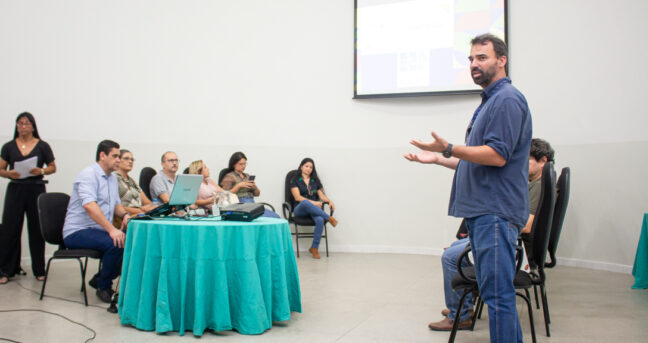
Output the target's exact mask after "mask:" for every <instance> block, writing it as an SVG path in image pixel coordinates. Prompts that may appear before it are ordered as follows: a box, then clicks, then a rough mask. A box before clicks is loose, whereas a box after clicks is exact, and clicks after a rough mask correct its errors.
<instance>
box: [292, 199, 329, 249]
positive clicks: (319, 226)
mask: <svg viewBox="0 0 648 343" xmlns="http://www.w3.org/2000/svg"><path fill="white" fill-rule="evenodd" d="M293 214H294V215H295V217H311V218H312V219H313V221H314V222H315V230H313V248H315V249H317V248H318V247H319V243H320V240H321V239H322V232H323V231H324V222H326V221H328V219H329V215H328V214H326V212H324V211H323V210H322V209H321V208H319V207H317V206H315V205H313V203H312V202H310V201H308V200H303V201H302V202H300V203H299V204H297V206H295V209H294V210H293Z"/></svg>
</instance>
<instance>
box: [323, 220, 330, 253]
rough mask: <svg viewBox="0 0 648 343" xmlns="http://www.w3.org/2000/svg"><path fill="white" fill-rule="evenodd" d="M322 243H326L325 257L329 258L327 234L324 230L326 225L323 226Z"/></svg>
mask: <svg viewBox="0 0 648 343" xmlns="http://www.w3.org/2000/svg"><path fill="white" fill-rule="evenodd" d="M324 243H326V257H329V253H328V232H327V230H326V224H324Z"/></svg>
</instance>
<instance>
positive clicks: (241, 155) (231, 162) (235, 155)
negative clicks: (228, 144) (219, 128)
mask: <svg viewBox="0 0 648 343" xmlns="http://www.w3.org/2000/svg"><path fill="white" fill-rule="evenodd" d="M242 159H246V160H247V156H245V154H244V153H242V152H240V151H237V152H235V153H233V154H232V157H230V160H229V164H228V165H227V169H228V170H229V172H230V173H231V172H233V171H234V165H236V164H237V163H238V161H240V160H242Z"/></svg>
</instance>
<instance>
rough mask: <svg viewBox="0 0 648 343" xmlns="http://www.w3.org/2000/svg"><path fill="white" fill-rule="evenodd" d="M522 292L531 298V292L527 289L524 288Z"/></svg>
mask: <svg viewBox="0 0 648 343" xmlns="http://www.w3.org/2000/svg"><path fill="white" fill-rule="evenodd" d="M524 294H525V295H526V297H527V298H529V299H531V294H530V293H529V290H528V289H526V288H525V289H524Z"/></svg>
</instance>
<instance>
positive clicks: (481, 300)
mask: <svg viewBox="0 0 648 343" xmlns="http://www.w3.org/2000/svg"><path fill="white" fill-rule="evenodd" d="M483 310H484V299H482V298H481V297H479V315H478V317H477V318H479V319H481V317H482V311H483Z"/></svg>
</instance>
